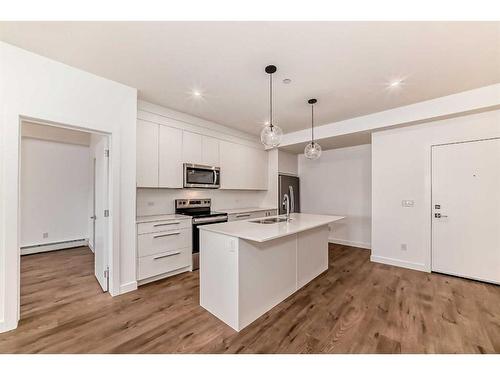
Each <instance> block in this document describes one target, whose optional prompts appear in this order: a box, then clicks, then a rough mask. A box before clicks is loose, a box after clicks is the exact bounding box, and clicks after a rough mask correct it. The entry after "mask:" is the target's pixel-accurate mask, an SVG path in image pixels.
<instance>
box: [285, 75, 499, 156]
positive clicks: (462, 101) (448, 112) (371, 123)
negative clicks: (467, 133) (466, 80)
mask: <svg viewBox="0 0 500 375" xmlns="http://www.w3.org/2000/svg"><path fill="white" fill-rule="evenodd" d="M497 108H500V84H499V83H497V84H494V85H490V86H484V87H480V88H478V89H474V90H469V91H463V92H460V93H457V94H453V95H448V96H442V97H439V98H436V99H432V100H426V101H423V102H419V103H415V104H410V105H406V106H402V107H397V108H393V109H389V110H387V111H382V112H377V113H372V114H369V115H366V116H360V117H355V118H351V119H348V120H343V121H338V122H334V123H330V124H326V125H322V126H317V127H315V128H314V129H315V130H314V135H315V139H316V140H321V139H323V138H331V137H336V136H339V135H345V134H352V133H359V132H373V131H379V130H383V129H388V128H393V127H400V126H407V125H414V124H419V123H423V122H429V121H436V120H442V119H446V118H451V117H456V116H461V115H464V114H467V113H477V112H483V111H488V110H493V109H497ZM309 137H310V130H309V129H304V130H299V131H296V132H291V133H287V134H284V135H283V140H282V142H281V145H280V147H282V146H290V145H293V144H298V143H303V142H307V141H308V139H309Z"/></svg>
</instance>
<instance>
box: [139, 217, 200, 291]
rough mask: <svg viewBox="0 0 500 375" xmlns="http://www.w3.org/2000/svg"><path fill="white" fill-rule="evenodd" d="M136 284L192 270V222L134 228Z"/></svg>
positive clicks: (162, 223)
mask: <svg viewBox="0 0 500 375" xmlns="http://www.w3.org/2000/svg"><path fill="white" fill-rule="evenodd" d="M137 233H138V234H137V280H138V282H139V284H145V283H147V282H150V281H155V280H159V279H161V278H164V277H168V276H173V275H176V274H178V273H181V272H185V271H190V270H192V229H191V219H182V220H163V221H156V222H148V223H139V224H137Z"/></svg>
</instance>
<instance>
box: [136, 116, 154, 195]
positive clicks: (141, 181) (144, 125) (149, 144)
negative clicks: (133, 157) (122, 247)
mask: <svg viewBox="0 0 500 375" xmlns="http://www.w3.org/2000/svg"><path fill="white" fill-rule="evenodd" d="M158 128H159V125H157V124H153V123H150V122H146V121H141V120H138V121H137V186H140V187H158V131H159V130H158Z"/></svg>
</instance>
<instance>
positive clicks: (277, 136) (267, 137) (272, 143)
mask: <svg viewBox="0 0 500 375" xmlns="http://www.w3.org/2000/svg"><path fill="white" fill-rule="evenodd" d="M282 136H283V131H282V130H281V129H280V128H279V127H278V126H276V125H273V126H270V125H268V126H266V127H265V128H264V129H262V131H261V132H260V141H261V142H262V144H263V145H264V146H266V147H277V146H278V145H279V144H280V143H281V137H282Z"/></svg>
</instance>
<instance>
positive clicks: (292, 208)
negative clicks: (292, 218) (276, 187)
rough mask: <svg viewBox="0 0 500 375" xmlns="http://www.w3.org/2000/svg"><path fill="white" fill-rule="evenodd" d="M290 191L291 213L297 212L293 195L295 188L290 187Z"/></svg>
mask: <svg viewBox="0 0 500 375" xmlns="http://www.w3.org/2000/svg"><path fill="white" fill-rule="evenodd" d="M288 190H289V191H290V212H295V197H294V195H293V186H292V185H290V186H288Z"/></svg>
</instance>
